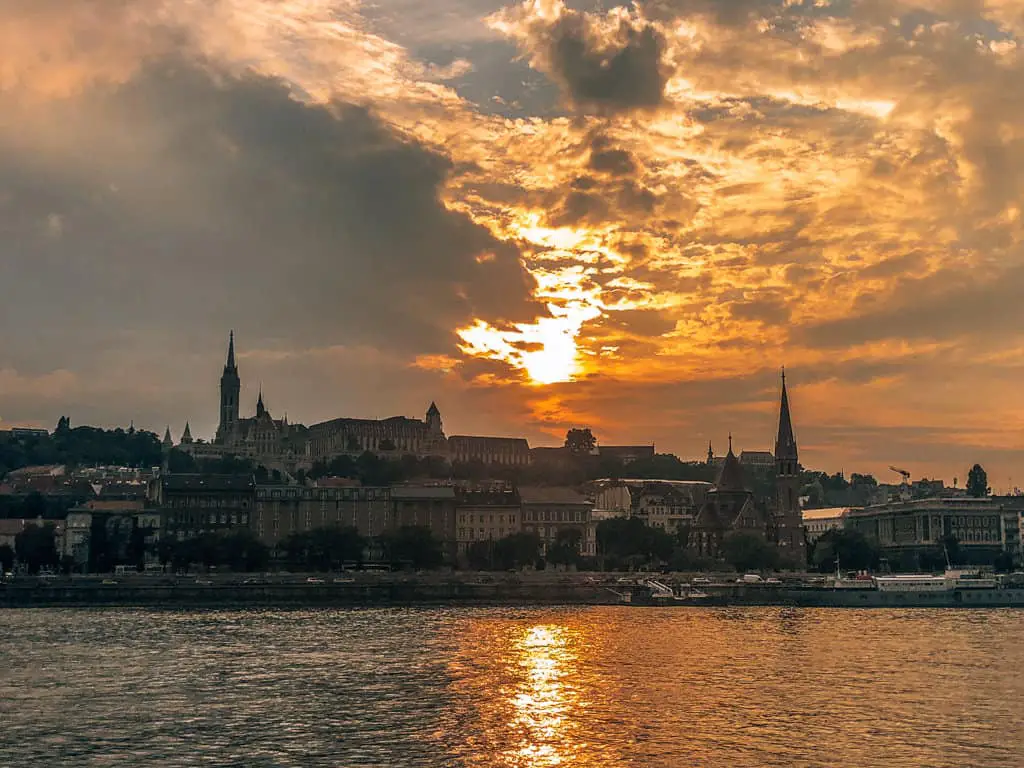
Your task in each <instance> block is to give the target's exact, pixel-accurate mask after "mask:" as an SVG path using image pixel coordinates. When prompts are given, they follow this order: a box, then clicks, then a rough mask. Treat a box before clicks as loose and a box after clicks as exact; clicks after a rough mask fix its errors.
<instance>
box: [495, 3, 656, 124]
mask: <svg viewBox="0 0 1024 768" xmlns="http://www.w3.org/2000/svg"><path fill="white" fill-rule="evenodd" d="M492 24H493V25H494V26H495V27H496V28H497V29H499V30H501V31H502V32H504V33H505V34H507V35H510V36H512V37H514V38H516V39H517V40H518V41H519V43H520V45H521V46H522V48H523V49H524V50H525V52H526V53H527V54H528V55H529V57H530V63H531V65H532V66H534V67H535V68H537V69H540V70H541V71H543V72H545V73H546V74H548V75H549V76H550V77H552V78H553V79H554V80H555V81H556V82H557V83H558V84H559V85H560V86H562V88H563V90H564V92H565V94H566V96H567V97H568V98H569V100H570V101H571V102H572V103H573V104H575V105H577V106H579V107H581V108H583V109H593V110H597V111H599V112H609V113H615V112H621V111H629V110H635V109H649V108H653V107H657V106H658V105H660V104H661V103H662V99H663V95H664V90H665V83H666V80H667V74H666V68H665V65H664V62H663V61H662V55H663V53H664V49H665V40H664V37H663V36H662V34H661V32H660V31H659V30H658V29H656V28H655V27H654V26H652V25H650V24H647V23H645V22H644V21H643V19H642V18H641V17H639V16H638V15H637V14H635V13H630V12H628V11H626V10H625V9H622V8H618V9H615V10H612V11H609V12H608V13H607V14H606V15H605V16H604V17H600V16H598V15H596V14H590V13H584V12H580V11H574V10H571V9H569V8H567V7H566V6H565V5H564V3H563V2H562V1H561V0H528V1H527V2H524V3H523V4H522V5H520V6H517V7H515V8H513V9H511V10H508V11H505V12H504V13H501V14H498V15H497V16H495V17H493V20H492Z"/></svg>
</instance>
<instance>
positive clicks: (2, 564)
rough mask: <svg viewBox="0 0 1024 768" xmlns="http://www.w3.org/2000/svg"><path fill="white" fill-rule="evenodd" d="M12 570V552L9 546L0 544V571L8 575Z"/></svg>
mask: <svg viewBox="0 0 1024 768" xmlns="http://www.w3.org/2000/svg"><path fill="white" fill-rule="evenodd" d="M12 570H14V550H13V549H11V545H10V544H0V571H2V572H3V573H10V572H11V571H12Z"/></svg>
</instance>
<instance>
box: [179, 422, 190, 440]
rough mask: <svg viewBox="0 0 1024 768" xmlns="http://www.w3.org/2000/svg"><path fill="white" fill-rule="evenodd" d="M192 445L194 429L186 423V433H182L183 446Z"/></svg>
mask: <svg viewBox="0 0 1024 768" xmlns="http://www.w3.org/2000/svg"><path fill="white" fill-rule="evenodd" d="M191 443H192V428H191V427H189V424H188V422H187V421H186V422H185V431H184V432H182V433H181V444H182V445H189V444H191Z"/></svg>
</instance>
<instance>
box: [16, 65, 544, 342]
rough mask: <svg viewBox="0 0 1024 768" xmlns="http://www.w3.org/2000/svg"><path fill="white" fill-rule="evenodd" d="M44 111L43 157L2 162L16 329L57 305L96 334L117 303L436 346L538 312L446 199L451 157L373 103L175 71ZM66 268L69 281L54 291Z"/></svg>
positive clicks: (510, 265) (163, 69)
mask: <svg viewBox="0 0 1024 768" xmlns="http://www.w3.org/2000/svg"><path fill="white" fill-rule="evenodd" d="M31 117H32V118H33V119H35V120H38V121H44V120H53V121H56V126H57V127H53V128H51V129H48V130H46V131H44V132H45V133H46V134H47V135H46V136H45V141H46V142H47V143H48V144H49V147H48V149H49V150H50V154H49V156H48V157H46V158H42V159H37V158H32V157H27V158H26V157H25V156H24V155H23V154H22V153H15V152H10V151H8V152H5V153H4V157H5V160H4V161H3V163H4V166H3V168H2V170H0V174H2V177H3V178H4V179H6V180H7V183H6V185H5V186H6V188H7V195H6V200H7V202H6V204H5V205H3V206H0V230H5V231H14V232H17V233H20V237H21V240H20V245H19V248H18V249H17V250H13V249H12V248H11V246H12V243H11V242H10V241H8V244H7V247H6V250H7V254H6V255H5V258H4V259H3V262H4V266H3V267H2V268H0V269H2V270H3V272H4V273H5V275H4V276H5V277H7V278H8V279H7V280H4V285H5V286H7V290H5V291H4V297H3V298H4V301H3V304H4V305H5V306H6V307H7V311H9V312H11V313H12V316H17V314H18V313H19V312H24V311H28V308H29V307H30V306H31V304H32V302H34V301H37V300H39V298H40V297H41V296H43V295H47V296H49V297H50V298H51V300H53V299H55V298H57V297H58V296H59V298H60V300H61V301H62V302H64V304H65V306H66V308H67V310H68V311H69V312H72V313H76V314H79V315H80V317H81V323H82V325H84V326H89V325H92V326H93V327H96V328H97V329H99V328H102V327H104V326H107V325H108V323H111V324H114V325H116V324H118V323H120V322H122V320H121V314H120V312H117V311H114V310H115V307H111V306H110V305H108V304H107V305H100V304H97V303H96V300H97V299H99V298H101V297H105V296H106V295H108V294H109V293H110V292H111V291H112V290H117V291H118V293H119V294H120V295H122V296H123V299H122V301H123V304H122V305H121V306H120V307H117V308H116V309H119V310H122V311H123V310H124V309H126V308H137V309H138V310H139V312H138V317H137V319H136V322H138V323H141V324H144V325H146V324H152V325H154V326H165V325H168V324H171V325H173V324H178V325H183V326H189V325H192V324H193V323H195V322H197V321H199V322H202V323H204V324H206V323H209V322H210V320H211V319H212V320H214V322H219V323H220V324H221V325H222V327H223V328H227V327H229V326H243V327H244V326H248V327H252V328H264V329H267V330H268V331H270V332H271V333H275V334H281V333H286V334H288V335H290V336H291V337H292V338H296V339H298V338H303V337H316V338H324V339H331V338H334V339H345V340H359V341H372V342H374V343H380V344H387V345H391V346H394V347H404V348H408V349H415V350H417V351H420V352H428V351H435V352H440V351H445V350H449V349H451V347H450V346H449V345H450V344H451V339H453V338H454V337H453V329H454V327H456V326H458V325H459V324H460V323H466V322H469V320H471V319H472V318H473V317H475V316H488V317H489V318H491V319H492V320H494V321H501V322H504V321H508V320H526V319H530V318H531V317H532V312H533V311H534V310H535V309H536V308H535V307H533V306H532V304H531V300H530V293H531V288H530V279H529V278H528V276H527V275H526V273H525V272H524V271H523V269H522V265H521V263H520V261H519V255H518V253H517V252H516V250H515V249H514V248H513V247H511V246H509V245H508V244H506V243H502V242H500V241H498V240H496V239H495V238H494V237H493V236H492V235H491V234H490V233H489V232H488V231H487V230H486V229H484V228H483V227H481V226H479V225H477V224H475V223H473V222H472V221H471V220H470V219H469V218H468V217H467V216H466V215H464V214H462V213H457V212H453V211H450V210H448V209H447V208H446V207H445V206H444V204H443V203H442V201H441V199H440V194H441V190H442V187H443V186H444V184H445V181H446V178H447V176H448V175H449V174H451V173H452V172H453V164H452V162H451V160H450V159H448V158H447V157H444V156H443V155H440V154H438V153H436V152H433V151H430V150H428V149H426V148H424V147H422V146H420V145H418V144H417V143H415V142H414V141H411V140H409V139H406V138H400V137H399V136H397V135H396V134H394V133H393V132H392V131H391V130H389V128H388V127H387V126H385V125H383V124H382V123H381V122H380V121H379V120H378V119H376V118H375V117H374V116H373V115H372V114H371V113H370V112H369V111H367V110H366V109H364V108H361V107H355V106H352V105H347V104H343V103H334V104H330V105H324V106H320V105H312V104H303V103H300V102H299V101H297V100H296V99H294V98H293V97H292V94H291V93H290V91H289V89H288V88H287V87H285V85H283V84H282V83H280V82H277V81H275V80H273V79H270V78H266V77H261V76H258V75H246V76H242V77H237V78H236V77H233V76H231V75H229V74H224V73H218V72H216V71H211V70H208V69H205V68H197V67H194V66H191V65H189V64H187V63H183V62H180V61H177V62H167V61H165V62H163V63H162V64H160V65H152V66H148V67H146V68H144V69H142V70H140V71H139V72H138V73H137V74H136V75H135V76H134V77H133V78H132V79H130V80H129V81H128V82H126V83H125V84H123V85H120V86H117V87H115V88H111V89H108V90H105V91H102V92H93V93H92V94H91V95H90V98H89V99H88V100H86V99H81V100H72V101H65V102H61V103H59V104H56V105H54V106H53V107H51V108H49V109H46V110H43V111H41V112H39V113H37V114H35V115H32V116H31ZM129 135H130V138H127V137H128V136H129ZM83 138H88V140H90V141H91V142H92V146H91V148H90V153H89V154H87V155H80V154H77V153H76V151H75V148H76V146H77V145H78V142H79V141H80V140H82V139H83ZM5 140H6V141H7V142H9V143H8V144H7V146H8V147H11V146H16V145H17V144H18V143H20V142H21V139H19V138H18V137H16V136H13V135H11V134H7V133H0V146H2V145H3V142H4V141H5ZM55 217H58V218H56V219H55ZM55 220H57V221H59V222H60V232H61V237H60V238H55V237H53V236H52V235H53V234H54V229H53V222H54V221H55ZM34 222H35V223H34ZM36 226H38V227H41V228H43V230H45V231H46V232H47V233H48V234H49V235H50V236H48V237H45V238H44V237H38V236H33V234H32V231H31V230H32V229H33V228H34V227H36ZM0 248H4V246H2V245H0ZM57 265H60V268H61V269H63V270H64V273H65V276H66V278H69V279H67V280H66V281H64V280H62V281H61V282H60V284H59V285H53V284H50V283H49V281H43V280H42V279H41V278H42V277H43V273H42V272H41V269H43V268H45V267H46V266H53V267H56V266H57ZM154 275H159V276H160V277H159V279H154ZM15 286H17V289H16V290H15ZM104 304H105V302H104ZM190 307H197V308H201V309H200V312H199V313H198V314H197V313H195V312H190V311H188V308H190ZM143 308H145V309H144V311H143ZM41 322H42V323H43V324H45V323H46V322H48V321H47V320H45V319H43V320H41ZM272 329H276V330H272Z"/></svg>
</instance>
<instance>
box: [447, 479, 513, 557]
mask: <svg viewBox="0 0 1024 768" xmlns="http://www.w3.org/2000/svg"><path fill="white" fill-rule="evenodd" d="M456 502H457V508H456V515H457V518H458V519H457V523H456V536H455V541H456V551H457V552H458V554H460V555H464V554H465V553H466V552H467V550H468V549H469V548H470V547H471V546H472V545H473V544H474V543H475V542H478V541H496V540H498V539H503V538H505V537H506V536H510V535H512V534H513V533H518V532H519V531H520V528H521V522H522V518H521V514H522V509H521V503H522V502H521V499H520V496H519V494H518V493H517V492H516V491H515V490H513V489H511V488H504V487H496V488H459V489H458V490H457V494H456Z"/></svg>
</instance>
